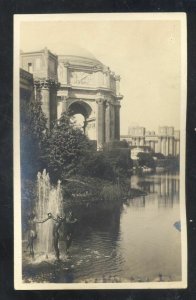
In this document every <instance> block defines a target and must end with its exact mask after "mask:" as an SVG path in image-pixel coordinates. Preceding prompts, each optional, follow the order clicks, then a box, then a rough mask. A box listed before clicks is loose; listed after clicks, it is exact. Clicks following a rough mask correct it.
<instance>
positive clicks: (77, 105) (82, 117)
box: [68, 101, 92, 138]
mask: <svg viewBox="0 0 196 300" xmlns="http://www.w3.org/2000/svg"><path fill="white" fill-rule="evenodd" d="M68 109H69V112H70V114H71V116H73V120H74V122H75V124H76V127H78V128H80V129H81V130H82V131H83V132H84V133H85V134H86V135H87V136H88V137H89V138H91V137H90V136H89V127H90V126H89V120H90V118H89V117H90V116H91V113H92V108H91V107H90V105H89V104H87V103H86V102H84V101H75V102H73V103H72V104H70V106H69V108H68Z"/></svg>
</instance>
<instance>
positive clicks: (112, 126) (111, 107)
mask: <svg viewBox="0 0 196 300" xmlns="http://www.w3.org/2000/svg"><path fill="white" fill-rule="evenodd" d="M110 117H111V120H110V138H111V140H114V139H115V114H114V105H110Z"/></svg>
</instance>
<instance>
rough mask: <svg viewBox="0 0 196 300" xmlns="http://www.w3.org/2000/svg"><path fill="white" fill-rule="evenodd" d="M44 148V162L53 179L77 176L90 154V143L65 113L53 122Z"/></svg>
mask: <svg viewBox="0 0 196 300" xmlns="http://www.w3.org/2000/svg"><path fill="white" fill-rule="evenodd" d="M45 147H46V149H45V155H44V156H45V162H46V164H47V165H48V168H49V171H51V172H50V173H51V174H52V175H53V177H54V178H55V179H57V178H66V177H69V176H71V175H77V174H78V172H79V170H80V168H81V164H82V163H83V162H84V161H85V159H87V157H88V153H89V152H91V144H90V141H89V140H88V138H87V137H86V136H85V135H84V133H83V132H82V131H81V130H80V129H79V128H76V127H75V124H74V122H72V121H71V120H70V115H69V113H66V112H65V113H63V114H62V115H61V118H60V119H59V120H57V121H56V122H54V126H53V128H52V129H51V131H50V133H49V134H48V138H47V142H46V145H45Z"/></svg>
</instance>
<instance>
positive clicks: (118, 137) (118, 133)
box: [115, 104, 120, 141]
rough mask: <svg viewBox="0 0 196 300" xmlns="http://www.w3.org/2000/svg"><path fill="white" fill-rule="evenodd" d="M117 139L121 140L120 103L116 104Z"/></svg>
mask: <svg viewBox="0 0 196 300" xmlns="http://www.w3.org/2000/svg"><path fill="white" fill-rule="evenodd" d="M115 139H116V140H118V141H119V140H120V104H117V105H115Z"/></svg>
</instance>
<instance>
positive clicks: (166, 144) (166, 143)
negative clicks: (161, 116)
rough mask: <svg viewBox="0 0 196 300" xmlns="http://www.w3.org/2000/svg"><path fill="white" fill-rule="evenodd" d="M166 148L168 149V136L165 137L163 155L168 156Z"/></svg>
mask: <svg viewBox="0 0 196 300" xmlns="http://www.w3.org/2000/svg"><path fill="white" fill-rule="evenodd" d="M168 149H169V138H168V137H166V138H165V155H166V156H168Z"/></svg>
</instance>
